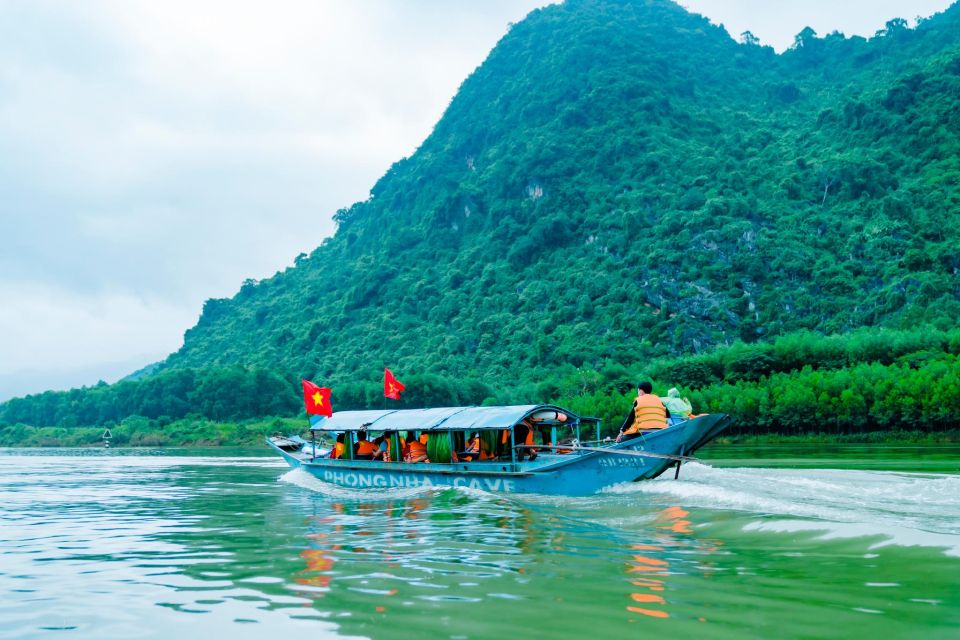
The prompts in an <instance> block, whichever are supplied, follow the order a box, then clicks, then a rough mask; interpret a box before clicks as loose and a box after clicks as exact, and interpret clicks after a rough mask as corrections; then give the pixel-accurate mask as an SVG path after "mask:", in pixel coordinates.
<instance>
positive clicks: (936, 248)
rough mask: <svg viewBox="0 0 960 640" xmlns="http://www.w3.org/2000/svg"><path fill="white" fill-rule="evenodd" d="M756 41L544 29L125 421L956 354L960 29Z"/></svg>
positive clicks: (673, 19) (246, 295)
mask: <svg viewBox="0 0 960 640" xmlns="http://www.w3.org/2000/svg"><path fill="white" fill-rule="evenodd" d="M740 40H741V41H740V42H738V41H735V40H734V39H733V38H732V37H731V35H730V34H728V33H727V32H726V31H725V30H724V29H723V27H719V26H715V25H712V24H710V23H709V21H707V20H706V19H705V18H703V17H700V16H697V15H692V14H690V13H688V12H687V11H685V10H684V9H682V8H681V7H679V6H678V5H676V4H674V3H673V2H669V1H667V0H619V1H618V0H567V1H566V2H564V3H563V4H560V5H553V6H550V7H547V8H544V9H540V10H537V11H534V12H533V13H531V14H530V15H529V16H528V17H527V18H526V19H525V20H524V21H523V22H521V23H519V24H516V25H514V26H513V27H512V28H511V29H510V31H509V33H508V34H507V35H506V36H505V37H504V38H503V39H502V40H501V41H500V42H499V43H498V44H497V46H496V47H495V48H494V49H493V51H492V52H491V53H490V55H489V57H488V58H487V60H486V61H485V62H484V63H483V64H482V65H481V66H480V67H479V68H478V69H477V70H476V71H475V72H474V73H473V74H472V75H471V76H470V77H469V78H467V79H466V81H465V82H464V83H463V85H462V86H461V88H460V90H459V92H458V93H457V95H456V97H455V98H454V99H453V100H452V101H451V103H450V106H449V107H448V109H447V111H446V113H445V114H444V116H443V118H442V119H441V120H440V121H439V122H438V123H437V125H436V127H435V129H434V131H433V132H432V134H431V135H430V136H429V137H428V138H427V139H426V140H425V141H424V142H423V144H422V146H421V147H420V148H419V149H418V150H417V151H416V153H414V154H413V155H412V156H411V157H409V158H405V159H403V160H401V161H399V162H397V163H396V164H394V165H393V166H392V167H391V168H390V170H389V171H388V172H387V173H386V175H384V176H383V177H382V178H381V179H380V180H379V181H378V182H377V183H376V184H375V185H374V186H373V188H372V189H371V191H370V197H369V198H368V199H367V200H365V201H363V202H359V203H356V204H354V205H353V206H351V207H349V208H347V209H343V210H341V211H338V212H337V213H336V215H335V216H334V218H335V220H336V222H337V224H338V228H337V232H336V234H335V235H334V236H333V237H331V238H328V239H326V240H324V242H323V243H322V244H321V246H320V247H318V248H317V249H316V250H314V251H313V252H312V253H310V254H309V255H305V254H304V255H301V256H299V257H298V258H297V259H296V265H295V266H294V267H292V268H289V269H287V270H285V271H283V272H281V273H277V274H276V275H275V276H274V277H272V278H269V279H266V280H263V281H260V282H255V281H247V282H246V283H244V285H243V287H242V288H241V289H240V291H239V293H238V294H237V295H236V296H235V297H234V298H231V299H215V300H208V301H207V302H206V304H205V305H204V308H203V314H202V316H201V317H200V320H199V322H198V323H197V325H196V326H195V327H193V328H192V329H190V330H189V331H188V332H187V333H186V336H185V342H184V346H183V348H182V349H180V350H179V351H178V352H176V353H174V354H172V355H171V356H170V357H169V359H168V360H167V361H166V362H164V363H163V364H162V365H161V366H160V368H159V372H157V373H154V374H153V377H154V378H156V379H159V380H163V381H165V382H163V385H165V386H164V387H163V389H168V390H169V389H178V391H175V392H174V391H169V393H176V394H179V395H177V398H178V403H177V404H176V406H175V408H174V409H169V408H160V409H157V408H153V409H151V410H150V411H146V410H144V409H143V408H142V407H139V406H138V407H137V408H135V409H133V408H131V409H130V411H131V412H133V413H139V414H141V415H156V414H157V412H158V411H163V412H165V415H171V416H178V415H184V414H185V413H187V412H189V411H191V410H193V411H200V409H198V408H197V407H200V406H201V405H202V406H207V405H205V404H203V403H205V402H208V400H209V398H206V396H204V397H205V398H206V399H205V400H203V401H202V402H201V400H199V399H197V398H198V396H196V395H190V394H196V393H198V392H197V389H198V388H200V387H201V386H203V385H204V384H206V385H207V387H208V388H209V389H210V391H209V393H211V394H212V393H214V392H215V390H216V389H219V388H221V387H220V386H219V382H222V381H223V380H224V379H229V380H233V382H234V383H236V384H240V385H246V387H244V388H247V389H248V390H249V392H250V393H251V394H254V395H256V394H258V393H261V392H262V393H267V392H268V390H269V392H270V393H274V392H275V391H276V389H278V388H280V387H282V386H283V383H282V382H281V381H283V380H287V381H293V382H288V383H287V385H288V386H289V387H290V389H291V391H290V394H289V395H290V396H291V398H292V399H291V400H290V401H289V402H286V401H285V402H281V403H279V404H277V402H276V401H271V403H268V404H269V409H268V408H266V405H264V406H262V407H261V406H260V405H255V406H250V405H245V407H246V408H245V409H243V411H246V412H250V413H251V414H258V415H262V414H263V413H265V412H268V411H269V412H277V411H280V412H283V411H289V412H291V413H292V412H293V411H295V410H296V407H297V404H298V398H297V397H296V393H295V390H294V386H293V384H294V383H295V382H296V380H297V378H298V377H300V376H302V377H308V378H312V379H315V380H318V381H323V382H324V383H326V384H329V385H331V386H334V387H335V389H336V390H337V391H338V393H339V397H340V398H341V403H342V404H341V407H342V408H347V406H352V405H364V404H370V403H371V402H379V401H380V400H379V397H378V396H377V394H376V391H375V387H376V382H377V381H378V380H379V376H380V370H381V368H382V367H383V366H384V365H387V366H390V367H391V368H392V369H393V370H394V371H395V372H397V373H398V375H399V376H400V377H401V379H404V380H405V382H408V386H411V387H413V386H416V387H418V388H419V391H418V392H416V393H419V394H420V395H419V396H415V397H417V398H418V401H420V402H422V403H424V404H429V403H430V402H431V401H432V400H436V401H438V402H440V401H445V402H450V401H469V402H479V401H482V400H483V399H484V398H485V397H488V396H493V397H495V398H497V399H501V400H525V401H533V400H545V399H548V398H551V397H554V398H555V397H556V395H557V394H562V393H566V392H568V390H566V389H564V388H562V387H559V386H557V384H556V382H555V381H557V380H560V379H567V380H577V379H583V380H586V379H587V378H588V377H590V376H591V375H593V374H594V372H599V373H598V374H597V375H599V376H600V377H601V379H603V380H610V381H616V382H617V383H618V384H621V383H622V382H623V381H624V380H631V379H632V377H633V376H634V375H638V372H640V371H644V370H647V371H649V370H650V363H651V361H652V360H651V359H655V358H661V359H662V358H670V357H675V356H679V355H682V354H687V355H689V354H703V353H707V352H711V350H712V349H714V348H717V347H724V346H726V345H730V344H732V343H734V342H736V341H742V342H745V343H748V344H749V343H756V342H758V341H759V342H761V343H763V344H765V345H770V344H773V342H772V341H773V340H774V339H775V338H776V337H777V336H782V335H794V334H796V333H797V332H803V331H813V332H816V333H820V334H842V333H846V332H850V331H854V330H856V329H858V328H873V329H878V330H879V328H887V329H905V330H906V329H910V330H912V329H915V328H916V327H930V328H931V329H940V330H948V329H950V328H952V327H953V326H954V325H955V324H956V320H957V318H960V278H958V273H960V251H958V250H957V248H958V247H960V5H957V4H955V5H954V6H952V7H951V8H950V9H948V10H947V11H945V12H944V13H942V14H939V15H937V16H934V17H932V18H930V19H927V20H925V21H923V22H922V23H921V24H919V25H918V26H916V28H908V27H907V25H906V23H905V22H904V21H903V20H899V19H894V20H891V21H890V22H888V23H887V26H886V28H885V29H884V30H883V31H882V32H881V33H878V34H877V36H876V37H873V38H871V39H869V40H866V39H864V38H860V37H853V38H845V37H844V36H843V35H842V34H839V33H832V34H829V35H827V36H825V37H818V36H817V34H815V33H814V32H813V31H812V30H810V29H805V30H804V31H803V32H801V33H800V34H799V35H798V36H797V40H796V44H795V46H794V47H793V48H792V49H790V50H788V51H787V52H785V53H783V54H781V55H778V54H776V53H775V52H774V51H773V50H772V49H770V48H769V47H764V46H760V45H759V44H758V43H757V42H756V41H755V39H754V38H753V37H752V36H751V35H750V34H749V33H747V34H743V36H742V37H741V38H740ZM800 335H811V334H800ZM812 335H815V334H812ZM951 339H952V338H950V337H944V338H943V340H941V341H940V342H938V344H943V345H946V344H948V343H949V344H953V343H952V342H950V340H951ZM944 348H946V347H944ZM761 351H762V349H761ZM761 355H762V353H761ZM721 359H722V358H721ZM694 368H695V369H696V367H694ZM681 369H682V367H681ZM664 370H666V369H664ZM673 371H678V369H676V368H674V369H673ZM224 372H227V373H224ZM708 373H709V371H708ZM698 375H699V374H698ZM724 375H725V374H724V370H723V367H722V366H721V368H720V370H719V372H718V371H714V372H713V373H712V374H710V375H708V376H707V377H706V378H704V379H702V380H700V383H701V384H707V383H709V382H710V381H711V380H712V381H717V380H722V379H724ZM158 376H159V377H158ZM223 376H226V378H224V377H223ZM231 376H232V377H231ZM412 376H419V378H417V383H418V384H417V385H410V384H409V381H410V379H411V377H412ZM711 376H712V377H711ZM700 377H701V378H702V377H703V376H700ZM149 379H150V378H148V379H147V380H149ZM211 379H212V380H215V382H209V380H211ZM357 380H365V381H368V383H366V386H364V385H361V384H359V383H357V382H356V381H357ZM698 380H699V378H698ZM204 381H207V382H204ZM681 382H687V383H688V384H692V383H691V380H690V379H687V380H681ZM694 382H696V380H695V381H694ZM132 384H134V383H131V382H125V383H120V385H117V386H118V387H121V390H120V391H117V392H115V394H116V395H119V394H121V391H122V393H123V394H127V395H125V396H124V397H128V396H129V397H134V396H137V395H138V394H137V393H136V392H135V391H130V390H129V389H133V387H130V385H132ZM157 384H159V383H157ZM122 385H127V386H126V387H123V386H122ZM358 385H359V386H358ZM371 385H372V386H371ZM431 385H432V386H431ZM585 388H586V385H585ZM123 389H127V391H123ZM431 389H432V390H431ZM103 393H106V392H103ZM163 393H167V391H164V392H163ZM431 394H433V395H431ZM160 395H162V393H161V394H160ZM191 398H193V399H191ZM51 402H52V401H51ZM58 402H59V401H58ZM28 404H29V403H28ZM54 404H56V403H54ZM114 404H116V403H114ZM208 404H209V403H208ZM344 404H346V405H347V406H343V405H344ZM120 405H121V406H126V405H123V403H122V402H120ZM17 406H20V407H25V406H27V405H24V404H23V403H22V401H21V404H19V405H17ZM51 406H52V405H51ZM34 409H36V407H34ZM37 411H39V410H37ZM123 411H124V410H123V409H119V410H118V412H114V413H109V412H108V413H103V412H102V411H101V412H100V413H97V412H96V411H94V412H93V413H92V414H91V415H97V416H99V418H87V419H80V423H87V422H89V421H91V420H96V419H101V420H102V419H104V416H112V415H117V416H119V415H121V414H123ZM237 411H239V409H238V410H237ZM201 412H203V411H201ZM40 414H42V412H39V413H37V414H36V415H38V416H39V415H40ZM20 415H21V413H16V412H13V411H12V410H11V409H10V405H8V409H7V418H6V419H7V421H8V422H11V423H12V422H13V421H14V419H15V418H17V417H18V416H20ZM24 415H25V414H24ZM31 415H33V414H31ZM204 415H208V416H209V417H214V418H216V417H217V416H218V415H219V416H221V417H223V416H228V417H238V415H244V413H243V412H241V413H240V414H237V413H233V414H231V413H230V412H229V410H228V409H227V408H223V409H222V410H221V412H220V413H219V414H218V413H217V411H215V410H213V409H210V410H209V411H206V412H205V413H204ZM48 419H49V418H48ZM36 420H38V421H39V420H42V418H39V417H37V418H36ZM84 420H86V421H87V422H84ZM41 423H42V422H32V423H31V424H41Z"/></svg>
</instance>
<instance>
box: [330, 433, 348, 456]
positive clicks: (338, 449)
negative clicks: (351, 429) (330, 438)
mask: <svg viewBox="0 0 960 640" xmlns="http://www.w3.org/2000/svg"><path fill="white" fill-rule="evenodd" d="M344 435H345V434H342V433H339V434H337V442H336V443H335V444H334V445H333V448H332V449H331V450H330V457H331V458H333V459H334V460H338V459H340V458H342V457H343V452H344V449H345V446H344V444H343V436H344Z"/></svg>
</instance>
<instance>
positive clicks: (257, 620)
mask: <svg viewBox="0 0 960 640" xmlns="http://www.w3.org/2000/svg"><path fill="white" fill-rule="evenodd" d="M262 454H263V452H262V451H211V450H209V449H208V450H192V451H191V450H167V451H153V452H145V451H123V450H110V451H103V450H89V449H88V450H54V451H36V450H23V449H19V450H18V449H5V450H0V639H6V638H71V639H72V638H96V639H110V638H175V639H176V640H187V639H191V638H203V639H204V640H210V639H211V638H214V637H216V638H220V637H223V638H231V639H234V638H266V637H283V636H282V634H287V633H308V634H309V637H310V638H311V639H315V638H335V637H336V638H343V637H351V638H353V637H366V638H377V639H379V638H397V639H400V638H404V639H405V638H412V637H421V638H453V639H460V638H514V637H521V638H539V637H550V638H577V639H583V638H588V639H592V638H627V637H641V636H642V635H649V634H663V636H665V637H676V638H686V637H694V636H695V637H698V638H744V637H769V638H880V637H882V638H924V639H926V640H930V639H937V638H958V637H960V448H957V447H912V448H909V447H908V448H891V447H880V446H874V447H836V446H833V447H829V448H798V447H785V446H781V447H766V448H754V449H752V448H747V447H736V446H730V447H719V446H715V447H712V448H707V449H706V450H704V451H703V457H704V463H703V464H700V463H691V464H688V465H685V466H684V468H683V469H682V471H681V476H680V479H679V480H674V479H673V477H672V474H670V477H669V478H667V477H664V478H662V479H658V480H654V481H648V482H642V483H635V484H628V485H620V486H617V487H614V488H613V489H612V490H610V491H608V492H606V493H604V494H602V495H599V496H595V497H592V498H576V499H570V498H556V497H545V496H522V497H520V496H507V495H497V494H490V493H483V492H478V491H470V490H454V489H449V490H436V489H426V490H414V489H403V490H390V491H387V490H382V489H380V490H373V491H370V492H357V491H347V490H343V489H337V488H334V487H330V486H328V485H324V484H323V483H321V482H319V481H317V480H314V479H313V478H311V477H310V476H308V475H306V474H304V473H303V472H300V471H290V470H288V469H287V468H286V467H285V465H284V464H283V463H282V462H281V461H279V460H278V459H274V458H270V457H264V456H263V455H262Z"/></svg>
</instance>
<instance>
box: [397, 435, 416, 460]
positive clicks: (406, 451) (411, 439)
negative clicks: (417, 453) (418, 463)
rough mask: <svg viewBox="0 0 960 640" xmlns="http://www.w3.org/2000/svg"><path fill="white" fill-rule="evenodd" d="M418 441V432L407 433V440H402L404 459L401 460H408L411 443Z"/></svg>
mask: <svg viewBox="0 0 960 640" xmlns="http://www.w3.org/2000/svg"><path fill="white" fill-rule="evenodd" d="M416 439H417V432H416V431H407V437H406V439H402V441H403V455H402V457H401V458H400V459H401V460H406V459H407V456H408V455H410V443H411V442H414V441H415V440H416Z"/></svg>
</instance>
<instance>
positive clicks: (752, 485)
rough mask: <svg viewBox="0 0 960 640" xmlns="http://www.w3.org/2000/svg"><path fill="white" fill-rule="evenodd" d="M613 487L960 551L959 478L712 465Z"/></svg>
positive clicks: (761, 527) (785, 523)
mask: <svg viewBox="0 0 960 640" xmlns="http://www.w3.org/2000/svg"><path fill="white" fill-rule="evenodd" d="M609 493H613V494H618V495H630V494H645V495H660V496H664V497H669V498H671V499H673V500H675V501H677V502H678V503H680V504H683V505H684V506H688V507H702V508H710V509H730V510H736V511H744V512H748V513H753V514H758V515H762V516H766V517H765V518H764V519H763V520H760V521H757V522H753V523H750V524H748V525H747V526H746V527H745V529H746V530H753V531H789V532H796V531H822V532H823V537H825V538H829V537H844V538H846V537H870V536H873V537H878V536H879V537H881V538H882V541H881V542H878V543H877V544H875V545H873V547H879V546H883V545H886V544H897V545H903V546H916V545H920V546H930V547H940V548H944V549H945V550H946V553H947V554H948V555H955V556H960V476H957V475H946V474H929V473H900V472H885V471H860V470H844V469H758V468H713V467H710V466H708V465H704V464H700V463H688V464H686V465H684V466H683V469H682V470H681V478H680V479H679V480H674V479H673V477H672V474H664V475H663V476H661V477H660V478H658V479H656V480H652V481H645V482H637V483H628V484H621V485H617V486H615V487H612V488H611V489H610V490H609Z"/></svg>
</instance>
